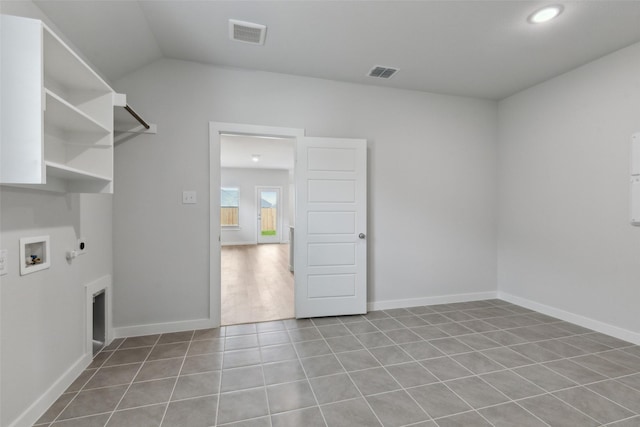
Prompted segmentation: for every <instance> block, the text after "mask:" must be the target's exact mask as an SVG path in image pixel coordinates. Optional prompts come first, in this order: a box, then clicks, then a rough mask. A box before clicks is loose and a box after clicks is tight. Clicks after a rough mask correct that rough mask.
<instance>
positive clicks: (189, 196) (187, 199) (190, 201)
mask: <svg viewBox="0 0 640 427" xmlns="http://www.w3.org/2000/svg"><path fill="white" fill-rule="evenodd" d="M196 203H197V199H196V192H195V191H193V190H191V191H183V192H182V204H183V205H195V204H196Z"/></svg>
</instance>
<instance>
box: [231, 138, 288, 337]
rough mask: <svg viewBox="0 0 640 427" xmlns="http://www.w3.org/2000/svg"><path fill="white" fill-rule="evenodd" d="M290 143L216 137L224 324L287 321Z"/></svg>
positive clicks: (283, 140) (281, 139)
mask: <svg viewBox="0 0 640 427" xmlns="http://www.w3.org/2000/svg"><path fill="white" fill-rule="evenodd" d="M294 150H295V138H291V137H274V136H271V135H260V134H252V135H247V134H237V133H233V132H229V133H224V134H221V135H220V223H219V229H220V246H221V247H220V266H221V270H220V272H221V275H220V285H221V286H220V297H221V324H222V325H234V324H241V323H255V322H264V321H271V320H281V319H288V318H292V317H294V315H295V312H294V278H293V272H292V271H291V269H290V268H289V266H290V264H291V263H292V262H291V261H290V259H289V256H290V247H289V244H290V242H289V236H290V233H289V229H290V227H293V224H294V218H295V214H294V209H293V206H294V202H293V201H294V198H295V187H294V159H295V154H294Z"/></svg>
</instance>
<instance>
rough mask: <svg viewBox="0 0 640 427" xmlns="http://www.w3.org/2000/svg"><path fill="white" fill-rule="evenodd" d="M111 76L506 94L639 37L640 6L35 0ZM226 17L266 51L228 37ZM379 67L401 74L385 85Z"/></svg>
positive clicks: (515, 0)
mask: <svg viewBox="0 0 640 427" xmlns="http://www.w3.org/2000/svg"><path fill="white" fill-rule="evenodd" d="M35 3H36V4H37V5H38V6H39V7H40V8H41V9H42V10H43V11H44V13H45V14H46V15H47V16H49V17H50V19H51V20H52V21H53V22H54V23H55V24H56V25H57V26H58V27H59V28H60V29H61V30H62V31H63V32H64V33H65V35H66V36H67V37H68V38H69V39H70V40H71V41H72V42H73V43H74V44H75V45H76V46H77V47H78V48H79V49H80V50H81V51H82V52H83V54H84V55H85V56H86V57H87V58H88V59H89V60H90V61H91V62H92V63H93V64H94V65H95V66H97V67H98V68H99V69H100V71H101V72H102V73H103V74H104V75H105V76H106V77H107V79H109V80H111V81H115V80H117V79H118V78H120V77H122V76H124V75H126V74H127V73H130V72H132V71H134V70H136V69H138V68H140V67H142V66H144V65H146V64H148V63H150V62H152V61H154V60H156V59H159V58H162V57H167V58H176V59H183V60H188V61H196V62H200V63H206V64H214V65H218V66H225V67H239V68H247V69H255V70H264V71H272V72H278V73H287V74H295V75H302V76H311V77H319V78H325V79H332V80H340V81H347V82H355V83H364V84H374V85H383V86H391V87H396V88H404V89H411V90H419V91H428V92H437V93H447V94H454V95H465V96H474V97H482V98H491V99H501V98H503V97H505V96H508V95H511V94H513V93H515V92H518V91H520V90H522V89H525V88H527V87H529V86H532V85H534V84H536V83H539V82H541V81H544V80H546V79H548V78H550V77H553V76H555V75H558V74H561V73H563V72H566V71H569V70H570V69H572V68H575V67H577V66H579V65H582V64H584V63H586V62H589V61H592V60H594V59H596V58H598V57H600V56H602V55H605V54H607V53H610V52H613V51H615V50H617V49H620V48H622V47H625V46H628V45H630V44H633V43H635V42H638V41H640V25H639V22H640V1H615V0H601V1H561V2H560V3H562V4H563V5H564V7H565V10H564V13H563V14H562V15H561V16H560V17H559V18H558V19H556V20H554V21H552V22H550V23H547V24H542V25H539V26H533V25H530V24H528V23H527V22H526V19H527V17H528V16H529V15H530V14H531V13H532V12H533V11H534V10H536V9H537V8H539V7H540V6H542V5H544V4H545V3H546V2H539V1H520V0H512V1H483V0H470V1H461V0H448V1H447V0H443V1H399V0H396V1H362V0H361V1H301V0H298V1H269V0H263V1H176V0H173V1H172V0H167V1H87V0H85V1H48V0H40V1H36V2H35ZM229 18H234V19H239V20H244V21H249V22H256V23H260V24H265V25H267V27H268V30H267V38H266V44H265V45H264V46H254V45H248V44H243V43H238V42H233V41H230V40H229V38H228V35H227V21H228V19H229ZM374 65H384V66H393V67H397V68H400V72H399V73H397V75H396V76H394V77H393V78H392V79H390V80H388V81H385V80H380V79H372V78H370V77H366V76H365V74H366V73H367V72H368V71H369V69H370V68H371V67H372V66H374Z"/></svg>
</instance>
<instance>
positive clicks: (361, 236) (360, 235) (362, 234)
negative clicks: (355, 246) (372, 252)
mask: <svg viewBox="0 0 640 427" xmlns="http://www.w3.org/2000/svg"><path fill="white" fill-rule="evenodd" d="M358 237H359V238H361V239H364V238H365V237H366V236H365V235H364V233H360V234H358Z"/></svg>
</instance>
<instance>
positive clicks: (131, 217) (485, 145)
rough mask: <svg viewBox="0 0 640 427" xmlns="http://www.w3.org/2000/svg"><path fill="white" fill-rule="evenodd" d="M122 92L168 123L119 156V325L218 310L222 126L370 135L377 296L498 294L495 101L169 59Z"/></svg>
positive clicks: (420, 299) (373, 297)
mask: <svg viewBox="0 0 640 427" xmlns="http://www.w3.org/2000/svg"><path fill="white" fill-rule="evenodd" d="M115 86H116V88H117V90H118V91H120V92H124V93H127V96H128V99H129V100H130V102H131V103H132V104H133V105H135V106H136V108H137V109H138V110H139V111H141V112H143V113H144V116H145V118H147V119H148V120H150V121H151V122H152V123H157V125H158V134H157V135H141V136H139V137H136V138H135V139H132V140H131V141H129V142H127V143H125V144H122V145H120V146H118V147H117V148H116V160H115V163H116V173H115V176H116V182H115V183H116V194H115V196H114V197H115V199H114V200H115V202H114V233H115V243H114V244H115V265H116V272H115V287H116V289H115V292H114V297H115V301H114V310H115V312H114V321H115V323H116V326H120V327H124V326H129V325H144V324H149V323H158V322H169V321H178V320H188V319H202V318H206V317H207V316H208V301H209V298H208V295H209V276H208V275H209V260H208V252H209V251H208V247H209V246H208V245H209V239H208V235H209V234H208V232H209V230H208V228H209V227H208V221H209V200H208V196H207V195H208V192H209V184H208V180H209V164H208V163H209V162H208V158H209V156H208V155H209V135H208V123H209V121H216V122H230V123H244V124H253V125H266V126H281V127H291V128H304V129H305V130H306V134H307V135H309V136H327V137H353V138H366V139H367V141H368V161H369V168H368V169H369V173H368V192H369V197H368V215H369V221H368V223H369V225H368V227H369V229H368V236H369V239H368V259H369V264H368V265H369V267H368V289H369V296H368V298H369V300H370V301H372V302H378V303H380V302H385V301H387V302H388V301H392V300H402V301H404V302H406V303H411V302H414V303H418V304H419V303H424V301H425V300H424V299H425V298H429V297H436V296H443V295H453V294H475V293H478V292H495V289H496V237H495V236H496V204H497V201H496V192H497V191H496V187H497V185H496V166H497V155H496V136H497V130H496V127H497V125H496V123H497V121H496V117H497V108H496V103H495V102H492V101H485V100H477V99H471V98H464V97H454V96H446V95H436V94H428V93H420V92H414V91H403V90H396V89H390V88H384V87H376V86H365V85H355V84H349V83H341V82H334V81H327V80H320V79H312V78H304V77H296V76H289V75H282V74H272V73H265V72H253V71H244V70H233V69H224V68H217V67H212V66H206V65H201V64H196V63H189V62H184V61H178V60H168V59H165V60H160V61H158V62H155V63H153V64H150V65H149V66H146V67H144V68H142V69H140V70H138V71H136V72H134V73H132V74H130V75H128V76H127V77H125V78H123V79H121V80H119V81H117V82H116V83H115ZM213 167H216V166H215V165H213ZM184 189H195V190H197V192H198V204H196V205H182V204H181V202H180V200H181V192H182V190H184ZM141 266H144V268H142V267H141Z"/></svg>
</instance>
